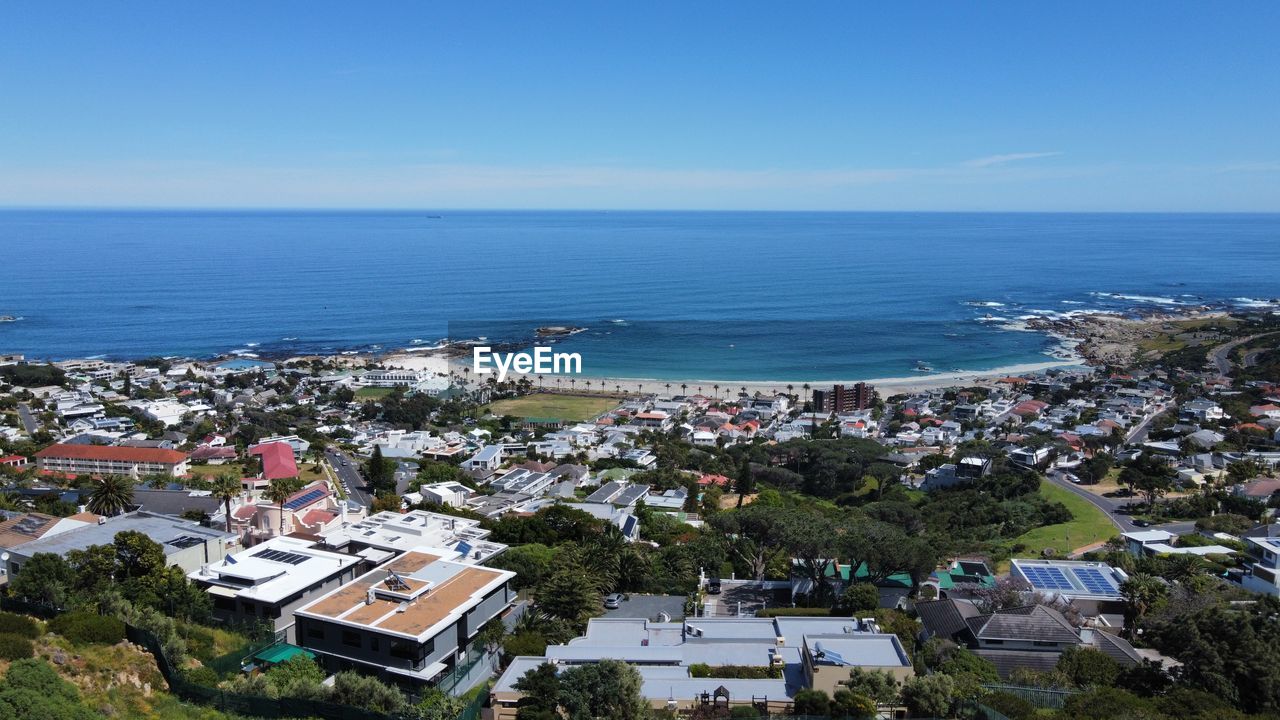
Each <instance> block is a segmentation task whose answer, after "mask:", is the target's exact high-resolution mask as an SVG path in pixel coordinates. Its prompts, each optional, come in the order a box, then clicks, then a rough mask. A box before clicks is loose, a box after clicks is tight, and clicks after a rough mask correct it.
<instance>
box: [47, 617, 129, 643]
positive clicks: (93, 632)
mask: <svg viewBox="0 0 1280 720" xmlns="http://www.w3.org/2000/svg"><path fill="white" fill-rule="evenodd" d="M49 630H51V631H53V632H55V633H57V634H59V635H61V636H63V637H64V638H66V639H68V640H70V641H71V642H73V643H100V644H103V645H114V644H116V643H118V642H120V641H121V640H123V639H124V623H123V622H121V621H120V619H119V618H115V617H109V616H106V615H98V614H96V613H91V612H84V611H81V610H77V611H75V612H69V613H63V614H62V615H59V616H58V617H56V618H54V619H52V620H50V621H49Z"/></svg>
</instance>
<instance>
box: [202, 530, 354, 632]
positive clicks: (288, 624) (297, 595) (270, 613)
mask: <svg viewBox="0 0 1280 720" xmlns="http://www.w3.org/2000/svg"><path fill="white" fill-rule="evenodd" d="M363 561H364V559H363V558H361V557H359V556H356V555H346V554H343V553H335V552H329V551H326V550H320V549H317V548H315V547H314V543H312V542H311V541H309V540H302V539H298V538H291V537H277V538H272V539H270V540H267V541H266V542H264V543H261V544H259V545H255V546H254V547H252V548H250V549H248V550H244V551H242V552H239V553H236V554H235V555H226V556H224V557H223V558H222V559H221V560H217V561H214V562H211V563H207V564H204V565H201V566H200V568H199V569H198V570H195V571H193V572H190V573H188V574H187V577H189V578H190V579H191V580H192V582H194V583H196V584H197V585H199V586H200V587H201V588H203V589H204V590H205V591H206V592H208V593H209V595H211V596H212V599H213V614H214V617H217V618H218V619H220V620H223V621H226V622H232V623H236V624H243V623H247V622H258V621H268V622H270V623H272V625H273V627H274V629H275V630H276V631H277V632H281V631H283V632H285V633H286V639H287V641H288V642H291V643H297V637H296V636H295V635H294V633H293V625H294V621H293V611H294V610H296V609H297V608H299V607H301V606H302V605H305V604H306V603H308V602H310V601H311V600H313V599H314V598H316V597H318V596H319V595H322V594H324V593H326V592H328V591H330V590H333V589H335V588H337V587H338V586H339V585H343V584H345V583H348V582H350V581H352V580H354V579H355V577H356V574H357V568H358V567H359V565H360V564H361V563H362V562H363Z"/></svg>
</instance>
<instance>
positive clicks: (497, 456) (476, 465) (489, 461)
mask: <svg viewBox="0 0 1280 720" xmlns="http://www.w3.org/2000/svg"><path fill="white" fill-rule="evenodd" d="M500 465H502V446H501V445H486V446H484V447H482V448H480V450H479V451H478V452H476V454H475V455H472V456H471V457H469V458H467V459H466V460H464V461H462V469H463V470H473V471H480V472H485V473H489V474H492V473H494V472H496V471H497V469H498V467H499V466H500Z"/></svg>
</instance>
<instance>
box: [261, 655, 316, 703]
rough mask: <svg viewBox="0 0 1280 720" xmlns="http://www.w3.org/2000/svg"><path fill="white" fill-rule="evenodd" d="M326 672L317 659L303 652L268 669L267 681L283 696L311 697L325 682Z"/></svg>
mask: <svg viewBox="0 0 1280 720" xmlns="http://www.w3.org/2000/svg"><path fill="white" fill-rule="evenodd" d="M324 678H325V672H324V670H323V669H322V668H321V667H320V666H319V665H318V664H316V661H315V660H312V659H311V658H309V657H307V656H306V655H303V654H298V655H294V656H293V657H291V658H289V659H288V660H285V661H284V662H282V663H277V664H276V665H274V666H272V668H271V669H270V670H268V671H267V682H269V683H271V685H272V686H273V687H274V688H275V689H276V692H277V693H278V694H279V695H280V696H281V697H309V696H311V695H314V694H315V688H318V687H319V686H320V683H322V682H324Z"/></svg>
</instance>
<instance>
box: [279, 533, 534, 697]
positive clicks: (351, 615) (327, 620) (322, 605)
mask: <svg viewBox="0 0 1280 720" xmlns="http://www.w3.org/2000/svg"><path fill="white" fill-rule="evenodd" d="M514 577H515V573H513V572H510V571H507V570H496V569H493V568H487V567H481V566H477V565H467V564H463V563H459V562H454V561H452V560H445V559H442V558H441V557H440V556H439V555H435V554H433V553H431V552H426V551H423V550H411V551H409V552H407V553H405V554H404V555H402V556H400V557H398V558H396V559H395V560H393V561H392V562H390V563H387V564H386V565H384V566H382V567H380V568H377V569H375V570H372V571H370V572H368V573H366V574H364V575H362V576H360V577H359V578H357V579H356V580H355V581H353V582H350V583H347V584H346V585H343V586H342V587H340V588H338V589H337V590H333V591H331V592H329V593H327V594H326V595H324V596H322V597H321V598H319V599H317V600H314V601H312V602H310V603H308V604H307V605H305V606H303V607H302V608H299V609H298V610H296V611H295V612H294V617H295V618H296V622H297V627H296V629H295V632H296V635H297V638H298V643H299V644H300V645H302V646H303V647H306V648H307V649H309V650H311V651H313V652H315V653H316V654H317V655H318V656H319V658H320V660H321V662H322V663H323V664H324V665H325V666H326V667H327V668H328V669H329V670H331V671H334V670H339V669H342V668H348V667H352V666H359V667H361V668H363V669H365V670H366V671H370V672H374V673H377V674H379V675H381V676H382V677H384V678H385V679H388V680H392V681H397V682H399V683H402V684H405V685H409V686H421V685H430V684H433V683H435V682H436V681H437V680H438V679H439V678H440V676H442V675H443V674H444V673H446V672H448V671H449V670H451V669H452V668H454V667H456V665H457V663H458V662H459V660H460V659H463V658H465V657H466V655H467V653H468V651H469V650H471V649H472V646H473V645H474V641H475V637H476V635H477V633H479V631H480V628H481V627H482V626H483V625H484V624H485V623H487V622H489V621H490V620H492V619H493V618H495V617H497V616H498V615H500V614H501V613H503V612H505V611H506V610H507V608H508V607H510V606H511V603H512V602H514V601H515V597H516V593H515V590H514V589H512V588H511V579H512V578H514Z"/></svg>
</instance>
